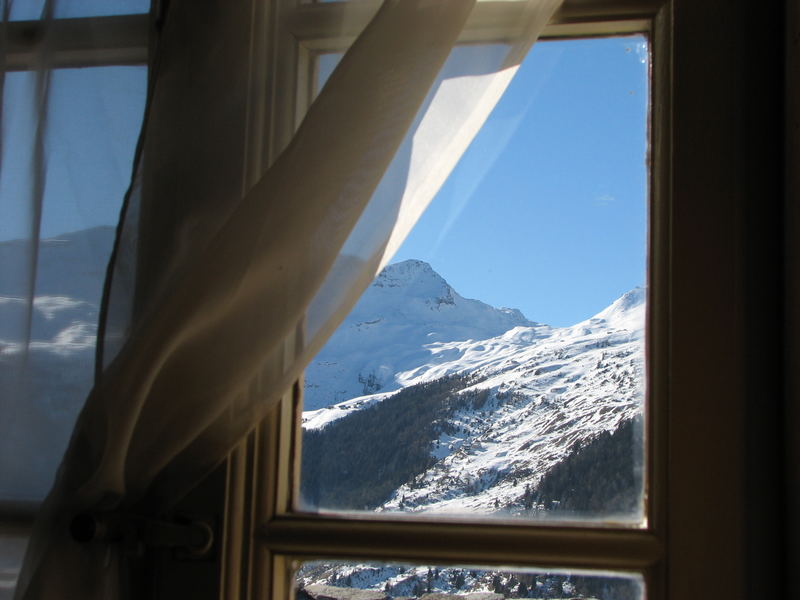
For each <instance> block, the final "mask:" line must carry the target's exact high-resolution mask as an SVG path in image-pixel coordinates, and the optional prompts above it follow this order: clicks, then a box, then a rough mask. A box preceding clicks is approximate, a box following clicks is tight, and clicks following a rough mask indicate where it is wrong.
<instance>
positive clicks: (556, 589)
mask: <svg viewBox="0 0 800 600" xmlns="http://www.w3.org/2000/svg"><path fill="white" fill-rule="evenodd" d="M643 589H644V584H643V581H642V579H641V577H640V576H637V575H629V574H620V573H615V574H614V575H607V574H597V573H586V572H582V573H576V572H569V571H558V570H552V571H546V570H534V569H509V568H491V567H470V566H458V567H453V566H434V565H408V564H404V565H403V564H388V563H356V562H337V561H315V562H306V563H303V564H302V565H301V566H300V568H299V569H298V570H297V572H296V574H295V590H296V591H295V595H296V598H297V600H309V599H310V600H389V599H391V598H425V599H426V600H446V599H447V598H463V599H465V600H503V599H504V598H594V599H596V600H639V599H640V598H643V597H644V594H643Z"/></svg>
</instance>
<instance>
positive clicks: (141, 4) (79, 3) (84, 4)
mask: <svg viewBox="0 0 800 600" xmlns="http://www.w3.org/2000/svg"><path fill="white" fill-rule="evenodd" d="M51 2H52V10H53V15H54V16H55V18H57V19H75V18H79V17H108V16H112V15H132V14H141V13H147V12H149V11H150V0H51ZM45 5H46V2H45V0H25V1H24V2H19V1H18V2H14V3H13V4H12V5H11V14H10V20H12V21H31V20H36V19H40V18H42V14H43V12H44V9H45Z"/></svg>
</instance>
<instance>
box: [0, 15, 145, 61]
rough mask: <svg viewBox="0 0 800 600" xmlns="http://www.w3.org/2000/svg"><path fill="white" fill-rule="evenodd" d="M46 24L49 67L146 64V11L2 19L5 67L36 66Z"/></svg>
mask: <svg viewBox="0 0 800 600" xmlns="http://www.w3.org/2000/svg"><path fill="white" fill-rule="evenodd" d="M45 27H46V28H47V36H46V43H47V44H48V53H49V66H50V67H51V68H68V67H102V66H109V65H143V64H147V54H148V45H147V44H148V41H147V40H148V30H149V27H150V15H149V14H137V15H122V16H113V17H86V18H81V19H54V20H52V21H49V22H47V23H46V24H45V23H43V22H41V21H11V22H9V23H6V28H7V35H8V38H7V39H8V47H7V50H6V55H5V58H6V63H5V70H6V71H25V70H30V69H35V68H36V60H37V56H38V55H39V54H38V46H39V45H40V44H41V43H43V42H44V40H45V35H44V33H45V32H44V28H45Z"/></svg>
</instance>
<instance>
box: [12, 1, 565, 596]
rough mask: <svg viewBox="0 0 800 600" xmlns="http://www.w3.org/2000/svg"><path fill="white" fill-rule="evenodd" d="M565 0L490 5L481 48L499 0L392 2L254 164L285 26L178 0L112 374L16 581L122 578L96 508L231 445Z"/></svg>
mask: <svg viewBox="0 0 800 600" xmlns="http://www.w3.org/2000/svg"><path fill="white" fill-rule="evenodd" d="M559 3H560V2H559V0H516V1H514V0H511V1H508V2H491V3H485V4H487V5H488V4H492V5H501V6H503V7H505V8H506V9H508V10H511V11H513V16H514V18H512V19H508V20H506V21H504V22H507V23H510V25H507V26H505V27H506V29H505V30H504V31H503V32H502V36H501V37H502V41H501V42H496V43H492V44H480V45H479V44H473V45H469V46H460V45H457V43H458V41H459V39H460V37H463V34H464V31H465V28H466V27H467V26H468V25H469V23H470V19H474V17H475V14H476V11H479V10H481V8H482V7H481V6H480V5H481V4H483V3H478V2H475V1H474V0H386V1H385V2H384V3H383V4H382V5H381V7H380V9H379V10H378V11H377V13H376V14H375V16H374V17H373V18H372V20H371V21H370V22H369V24H368V25H367V26H366V27H365V28H364V29H363V31H362V32H361V33H360V34H359V35H358V37H357V38H356V39H355V41H354V43H353V44H352V46H351V47H350V49H349V50H348V51H347V53H346V54H345V55H344V57H343V58H342V60H341V61H340V63H339V64H338V66H337V67H336V69H335V71H334V72H333V74H332V75H331V77H330V78H329V80H328V81H327V83H326V85H325V87H324V88H323V89H322V91H321V93H320V94H319V95H318V97H317V98H316V100H315V101H314V103H313V104H312V105H311V107H310V109H309V110H308V112H307V114H306V115H305V117H304V119H303V120H302V122H301V124H300V125H299V127H298V128H297V131H296V132H295V133H294V135H293V137H292V138H291V141H290V142H289V143H288V145H287V146H286V147H285V148H284V149H283V150H282V152H280V154H279V155H278V156H277V157H276V158H275V160H274V161H273V162H271V164H270V165H269V166H268V167H267V166H266V164H265V165H264V167H263V169H262V170H260V171H259V172H258V173H257V174H256V175H255V176H254V174H253V170H252V168H250V169H249V170H248V169H246V168H245V164H246V163H247V162H248V160H249V155H248V153H249V152H251V151H252V149H251V148H250V147H249V146H248V144H247V143H246V140H248V139H252V135H251V133H252V132H251V129H250V128H252V127H253V126H254V119H253V118H252V114H253V111H252V106H251V105H250V104H251V103H252V98H253V94H252V90H253V89H256V88H258V87H259V86H261V85H262V82H261V81H260V80H259V79H258V77H257V76H254V73H255V74H256V75H257V74H258V72H259V71H258V69H253V68H252V67H253V61H254V60H257V57H254V56H253V49H254V48H261V47H262V45H263V44H262V43H261V42H263V37H264V36H270V35H273V36H274V35H279V34H280V32H276V31H277V30H276V29H271V30H270V29H264V28H259V27H254V26H253V21H252V16H253V10H254V9H253V7H254V6H256V5H259V4H261V3H251V2H248V1H245V0H241V1H237V2H231V1H222V0H220V1H219V2H201V3H197V2H193V1H191V0H173V1H172V2H170V3H169V4H168V5H167V4H165V5H164V6H168V11H167V12H166V13H165V14H164V15H160V17H159V20H158V23H159V25H160V32H159V35H158V43H157V44H156V48H157V54H156V56H155V57H154V60H153V61H152V65H153V72H152V73H151V78H152V91H151V95H150V98H149V101H148V107H147V112H146V117H145V124H144V127H143V131H142V138H141V140H140V146H139V152H138V155H137V161H136V168H135V171H134V176H133V181H132V183H131V187H130V190H129V192H128V194H127V197H126V203H125V206H124V208H123V211H122V218H121V222H120V225H119V228H118V231H117V238H116V242H115V247H114V252H113V256H112V260H111V266H110V269H109V279H108V280H107V282H106V286H105V292H104V303H103V307H102V311H101V313H102V315H101V343H100V347H99V354H98V365H99V368H98V373H97V378H96V381H95V385H94V388H93V389H92V390H91V392H90V393H89V395H88V398H87V400H86V402H85V405H84V406H83V409H82V411H81V413H80V415H79V417H78V419H77V423H76V425H75V428H74V431H73V433H72V437H71V439H70V442H69V446H68V448H67V451H66V453H65V455H64V458H63V461H62V463H61V467H60V469H59V472H58V475H57V478H56V482H55V484H54V486H53V488H52V490H51V492H50V494H49V496H48V497H47V499H46V501H45V503H44V506H43V508H42V510H41V511H40V515H39V518H38V520H37V523H36V526H35V529H34V533H33V536H32V540H31V543H30V545H29V548H28V552H27V556H26V559H25V565H24V569H23V572H22V574H21V576H20V580H19V585H18V588H17V598H27V599H34V598H95V597H97V598H101V597H103V598H106V597H108V598H116V597H118V596H119V571H118V569H119V564H120V559H121V554H120V551H119V549H117V548H115V547H114V545H113V544H110V545H108V546H104V545H102V544H83V545H82V544H79V543H77V542H76V541H74V540H73V539H72V538H71V537H70V534H69V527H70V523H71V522H72V520H73V518H74V517H75V515H77V514H84V513H92V514H124V513H131V514H137V515H150V516H152V515H158V514H159V513H161V512H163V511H165V510H166V509H168V508H169V507H170V506H171V505H172V504H173V503H174V502H175V501H176V500H177V499H179V498H180V497H181V496H182V495H183V494H184V493H185V492H186V491H188V490H189V489H190V488H191V486H192V485H194V484H195V483H197V481H199V479H201V478H202V477H203V476H204V475H205V474H207V473H208V472H209V471H210V470H211V469H212V468H213V467H214V466H215V465H217V464H219V462H220V461H221V460H223V459H224V457H225V455H226V453H227V452H228V451H229V450H230V449H231V448H232V447H233V446H234V445H235V444H236V442H237V441H238V440H240V439H241V438H242V436H243V435H245V434H246V433H247V432H248V431H249V430H250V429H251V428H252V427H253V426H254V425H255V424H257V423H258V421H259V420H260V419H261V418H262V417H263V416H264V415H265V414H266V412H267V411H268V410H269V408H270V407H271V406H272V405H274V403H275V402H276V401H277V399H278V398H279V397H280V396H281V395H282V394H283V393H284V392H285V391H286V390H287V389H288V388H289V387H290V386H291V385H292V383H293V382H294V381H295V380H296V379H297V378H298V377H299V376H300V374H301V371H302V369H303V367H304V366H305V364H307V362H308V361H309V360H310V359H311V358H312V357H313V355H314V354H315V352H316V351H317V350H318V349H319V348H320V347H321V345H322V344H323V342H324V340H325V339H326V337H327V336H328V335H330V333H331V332H332V331H333V330H334V329H335V327H336V326H337V324H338V323H339V322H340V321H341V319H342V318H343V317H344V316H345V314H346V312H347V311H348V310H349V309H350V308H351V307H352V305H353V304H354V303H355V301H356V299H357V298H358V296H359V294H360V293H361V292H362V291H363V289H364V288H365V287H366V286H367V285H368V283H369V282H370V280H371V279H372V278H373V277H374V276H375V275H376V274H377V272H378V271H379V270H380V269H381V267H382V266H383V265H384V264H385V263H386V262H387V261H388V260H389V259H390V258H391V255H392V253H393V252H394V250H396V249H397V247H398V246H399V244H400V243H401V242H402V239H403V237H404V236H405V235H406V233H407V232H408V231H409V229H410V228H411V226H413V224H414V222H415V221H416V219H417V218H418V217H419V216H420V214H421V213H422V211H423V210H424V209H425V207H426V206H427V204H428V202H430V200H431V199H432V197H433V196H434V195H435V193H436V191H437V190H438V188H439V186H440V185H441V184H442V183H443V181H444V180H445V178H446V177H447V175H448V173H449V171H450V170H451V169H452V167H453V166H454V165H455V163H456V162H457V161H458V159H459V157H460V156H461V154H462V153H463V151H464V150H465V149H466V147H467V146H468V144H469V143H470V141H471V139H472V137H473V136H474V135H475V133H476V132H477V131H478V129H479V128H480V126H481V125H482V123H483V122H484V121H485V119H486V118H487V116H488V114H489V113H490V111H491V110H492V108H493V106H494V104H495V103H496V102H497V100H498V99H499V97H500V96H501V95H502V93H503V90H504V89H505V87H506V85H507V84H508V82H509V81H510V78H511V77H512V76H513V73H514V71H515V67H516V65H518V63H519V62H520V61H521V59H522V58H523V57H524V55H525V53H526V52H527V50H528V49H529V47H530V45H531V44H532V43H533V41H534V40H535V38H536V37H537V35H538V34H539V32H540V31H541V29H542V27H543V26H544V24H545V23H547V21H548V20H549V19H550V17H551V15H552V13H553V12H554V11H555V9H556V8H557V6H558V4H559ZM356 12H359V11H356ZM361 12H363V11H360V13H361ZM342 14H343V15H344V17H345V18H344V19H343V22H342V24H341V25H342V28H343V30H348V29H350V28H351V24H350V23H348V22H347V19H346V17H347V10H343V11H342ZM279 26H280V25H278V27H279ZM273 67H274V68H276V67H275V66H274V65H273ZM40 114H44V113H40ZM249 181H255V183H254V184H253V185H249Z"/></svg>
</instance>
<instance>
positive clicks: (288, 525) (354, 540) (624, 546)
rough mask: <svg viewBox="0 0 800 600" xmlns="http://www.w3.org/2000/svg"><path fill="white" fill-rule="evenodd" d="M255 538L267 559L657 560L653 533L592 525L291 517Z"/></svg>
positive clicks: (595, 565) (592, 564) (575, 563)
mask: <svg viewBox="0 0 800 600" xmlns="http://www.w3.org/2000/svg"><path fill="white" fill-rule="evenodd" d="M257 535H258V536H259V538H260V541H261V542H262V543H263V544H264V545H265V546H267V547H268V548H269V549H270V551H271V552H272V553H276V554H287V555H303V556H324V557H326V558H360V559H370V558H372V559H380V560H415V561H423V562H426V561H430V562H439V563H463V564H515V565H524V564H529V565H536V566H542V567H549V566H552V567H558V568H573V569H604V570H608V569H615V570H628V571H638V570H643V569H648V568H650V567H652V566H653V565H655V564H656V563H657V562H658V561H659V560H660V559H661V556H662V554H663V547H662V543H661V541H659V539H658V538H657V537H656V536H654V535H653V534H651V533H648V532H645V531H640V530H624V529H610V528H592V527H581V528H577V527H556V526H544V527H543V526H528V525H519V524H508V525H494V524H464V523H452V522H451V523H447V522H441V521H440V522H433V521H428V520H424V521H423V520H417V521H410V520H396V521H394V520H392V521H387V520H384V521H379V520H371V519H358V520H356V519H349V518H336V517H318V516H305V515H292V516H285V517H276V518H274V519H272V520H270V521H268V522H267V523H266V524H265V525H264V526H263V527H262V528H261V530H260V531H259V533H257Z"/></svg>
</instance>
